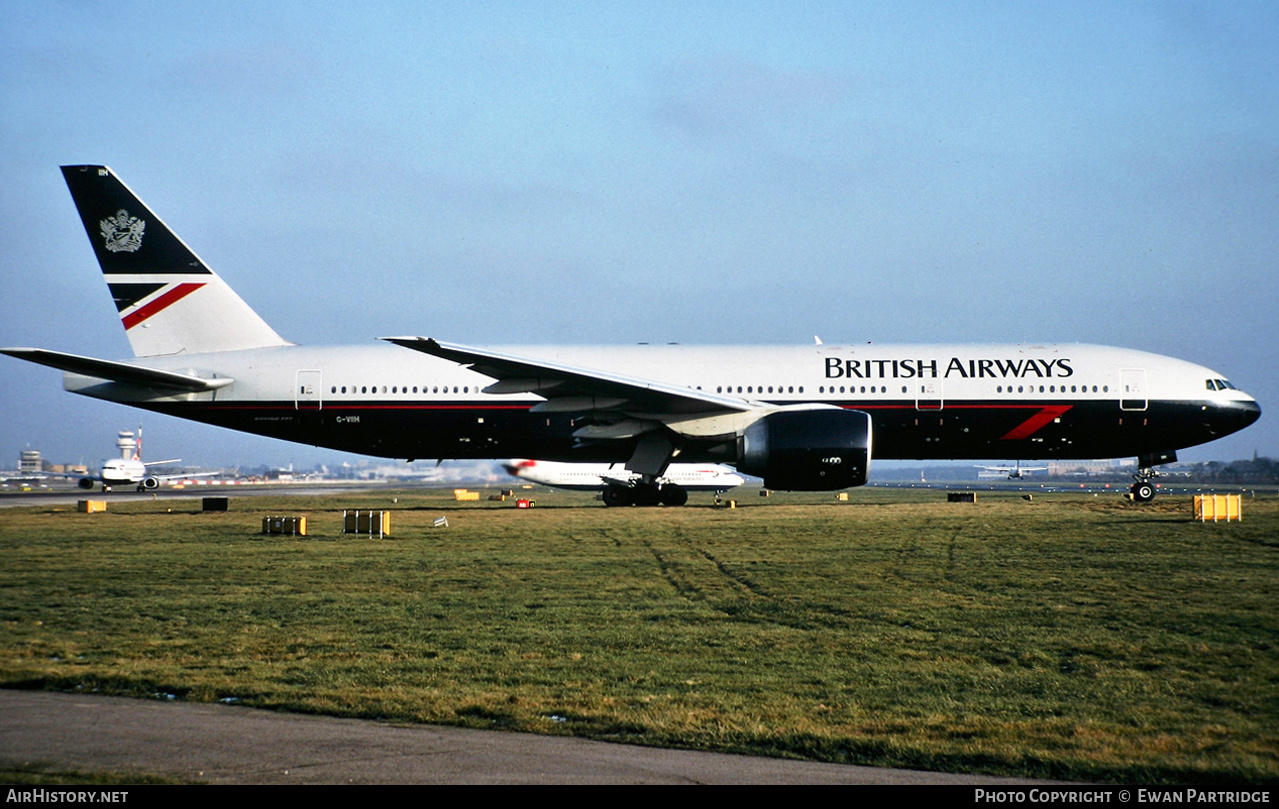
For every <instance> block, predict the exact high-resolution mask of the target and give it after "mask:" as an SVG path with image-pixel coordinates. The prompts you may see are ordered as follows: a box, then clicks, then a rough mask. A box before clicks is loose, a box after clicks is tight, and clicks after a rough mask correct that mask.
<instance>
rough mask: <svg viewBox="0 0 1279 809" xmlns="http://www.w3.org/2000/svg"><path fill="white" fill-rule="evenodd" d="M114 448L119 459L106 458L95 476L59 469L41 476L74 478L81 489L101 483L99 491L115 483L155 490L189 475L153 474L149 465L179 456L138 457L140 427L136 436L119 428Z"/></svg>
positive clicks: (174, 460)
mask: <svg viewBox="0 0 1279 809" xmlns="http://www.w3.org/2000/svg"><path fill="white" fill-rule="evenodd" d="M115 446H116V449H118V450H120V457H119V458H109V459H107V460H105V461H103V462H102V469H100V470H99V471H98V474H97V475H75V474H67V473H60V472H46V473H44V474H45V475H48V476H51V477H60V478H78V484H79V486H80V488H81V489H92V488H93V486H94V484H97V483H100V484H102V491H104V492H109V491H111V490H112V489H113V488H115V487H116V486H136V487H137V489H138V491H140V492H141V491H151V490H152V489H158V488H159V487H160V483H161V481H165V480H176V479H178V478H189V477H191V475H188V474H185V473H184V474H178V475H157V474H155V473H153V472H151V471H150V467H152V466H163V465H164V464H170V463H177V462H178V461H180V460H181V458H170V459H169V460H167V461H143V460H142V428H141V427H139V428H138V437H137V438H134V437H133V433H131V432H129V431H128V430H121V431H120V432H119V434H118V435H117V436H116V442H115Z"/></svg>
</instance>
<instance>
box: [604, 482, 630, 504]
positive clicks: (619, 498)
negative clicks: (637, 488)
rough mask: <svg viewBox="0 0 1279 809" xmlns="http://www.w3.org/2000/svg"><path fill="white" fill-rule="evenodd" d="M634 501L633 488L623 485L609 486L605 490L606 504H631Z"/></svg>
mask: <svg viewBox="0 0 1279 809" xmlns="http://www.w3.org/2000/svg"><path fill="white" fill-rule="evenodd" d="M632 502H634V501H633V500H632V499H631V490H630V489H627V488H625V487H623V486H609V487H608V488H607V489H605V490H604V505H606V506H629V505H630V504H631V503H632Z"/></svg>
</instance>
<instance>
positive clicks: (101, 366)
mask: <svg viewBox="0 0 1279 809" xmlns="http://www.w3.org/2000/svg"><path fill="white" fill-rule="evenodd" d="M0 354H8V355H9V356H10V357H17V358H18V359H20V360H27V361H28V362H34V363H38V364H40V365H48V366H49V367H50V368H57V369H58V370H61V371H70V372H71V373H73V374H82V375H83V376H91V377H96V378H98V379H109V380H111V381H112V382H125V383H129V384H132V385H144V386H147V387H153V388H172V389H175V390H187V391H196V392H199V391H208V390H216V389H217V388H222V387H226V386H227V385H230V384H231V383H232V382H234V381H235V380H234V379H232V378H231V377H225V376H224V377H218V378H217V379H203V378H201V377H198V376H191V375H190V374H180V373H176V372H174V371H161V370H159V369H156V368H144V367H142V366H140V365H132V364H130V363H127V362H115V361H112V360H99V359H95V358H93V357H82V356H80V355H79V354H64V353H63V352H61V351H50V350H48V349H44V348H0Z"/></svg>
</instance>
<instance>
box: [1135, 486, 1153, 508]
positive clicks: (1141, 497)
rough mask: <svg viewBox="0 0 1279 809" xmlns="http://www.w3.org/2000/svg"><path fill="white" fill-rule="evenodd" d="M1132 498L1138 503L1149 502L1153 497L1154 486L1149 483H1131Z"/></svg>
mask: <svg viewBox="0 0 1279 809" xmlns="http://www.w3.org/2000/svg"><path fill="white" fill-rule="evenodd" d="M1129 491H1131V492H1132V499H1133V500H1136V501H1137V502H1138V503H1149V502H1150V501H1151V500H1154V499H1155V487H1154V485H1153V484H1150V483H1134V484H1132V489H1130V490H1129Z"/></svg>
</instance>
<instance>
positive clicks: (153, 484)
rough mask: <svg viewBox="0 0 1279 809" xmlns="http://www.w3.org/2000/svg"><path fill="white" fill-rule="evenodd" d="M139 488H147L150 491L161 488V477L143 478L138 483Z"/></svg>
mask: <svg viewBox="0 0 1279 809" xmlns="http://www.w3.org/2000/svg"><path fill="white" fill-rule="evenodd" d="M138 488H139V489H145V490H146V491H148V492H149V491H152V490H154V489H158V488H160V479H159V478H143V479H142V480H141V482H139V483H138Z"/></svg>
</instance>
